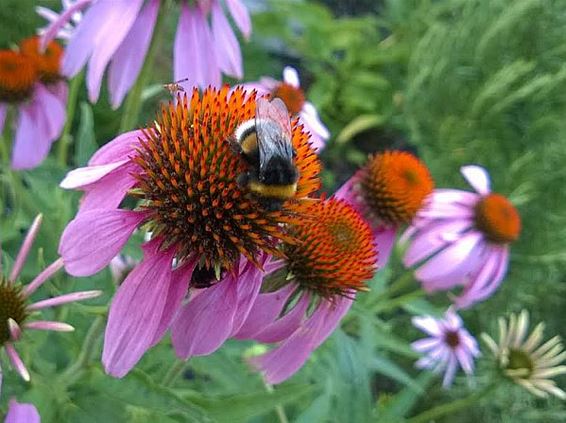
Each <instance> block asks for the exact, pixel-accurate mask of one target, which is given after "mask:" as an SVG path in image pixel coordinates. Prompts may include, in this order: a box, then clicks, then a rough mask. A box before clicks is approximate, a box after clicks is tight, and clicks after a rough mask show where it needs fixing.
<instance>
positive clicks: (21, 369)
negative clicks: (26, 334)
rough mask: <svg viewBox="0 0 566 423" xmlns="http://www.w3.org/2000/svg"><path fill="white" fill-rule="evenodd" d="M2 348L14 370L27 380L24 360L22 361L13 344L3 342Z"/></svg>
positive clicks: (27, 375) (27, 374)
mask: <svg viewBox="0 0 566 423" xmlns="http://www.w3.org/2000/svg"><path fill="white" fill-rule="evenodd" d="M4 349H5V350H6V355H7V356H8V359H9V360H10V363H12V366H13V367H14V370H16V371H17V372H18V373H19V374H20V376H21V377H22V379H23V380H25V381H26V382H29V380H30V377H29V372H28V369H26V366H25V365H24V362H23V361H22V359H21V357H20V355H19V354H18V352H17V351H16V349H15V348H14V346H13V345H12V344H10V343H6V344H4Z"/></svg>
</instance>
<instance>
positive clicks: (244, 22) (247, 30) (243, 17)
mask: <svg viewBox="0 0 566 423" xmlns="http://www.w3.org/2000/svg"><path fill="white" fill-rule="evenodd" d="M226 4H227V5H228V9H229V10H230V14H231V15H232V18H233V19H234V22H236V25H237V26H238V28H239V29H240V31H242V34H244V37H245V38H246V39H248V38H250V35H251V33H252V22H251V19H250V14H249V12H248V9H247V8H246V6H244V5H243V4H242V2H241V1H240V0H226Z"/></svg>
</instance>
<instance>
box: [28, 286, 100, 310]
mask: <svg viewBox="0 0 566 423" xmlns="http://www.w3.org/2000/svg"><path fill="white" fill-rule="evenodd" d="M100 294H102V291H98V290H93V291H79V292H71V293H70V294H65V295H59V296H58V297H53V298H49V299H47V300H42V301H38V302H36V303H33V304H31V305H29V306H28V310H32V311H33V310H42V309H44V308H49V307H57V306H60V305H63V304H68V303H74V302H76V301H83V300H90V299H92V298H96V297H99V296H100Z"/></svg>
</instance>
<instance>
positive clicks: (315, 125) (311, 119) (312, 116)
mask: <svg viewBox="0 0 566 423" xmlns="http://www.w3.org/2000/svg"><path fill="white" fill-rule="evenodd" d="M300 116H301V118H302V119H303V122H304V123H305V124H306V126H307V129H310V130H311V131H312V132H314V133H316V134H317V135H318V136H320V137H322V138H323V139H325V140H326V139H328V137H330V132H329V131H328V128H327V127H326V126H325V125H324V124H323V123H322V121H321V120H320V117H319V116H318V112H317V110H316V108H315V107H314V105H313V104H312V103H310V102H308V101H306V102H305V104H304V105H303V110H302V111H301V113H300Z"/></svg>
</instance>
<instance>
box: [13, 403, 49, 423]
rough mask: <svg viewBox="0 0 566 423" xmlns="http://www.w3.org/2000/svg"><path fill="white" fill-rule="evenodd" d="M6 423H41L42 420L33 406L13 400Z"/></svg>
mask: <svg viewBox="0 0 566 423" xmlns="http://www.w3.org/2000/svg"><path fill="white" fill-rule="evenodd" d="M4 423H41V418H40V417H39V413H38V412H37V409H36V408H35V406H34V405H33V404H26V403H19V402H17V401H16V400H14V399H11V400H10V404H9V406H8V414H6V419H5V420H4Z"/></svg>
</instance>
